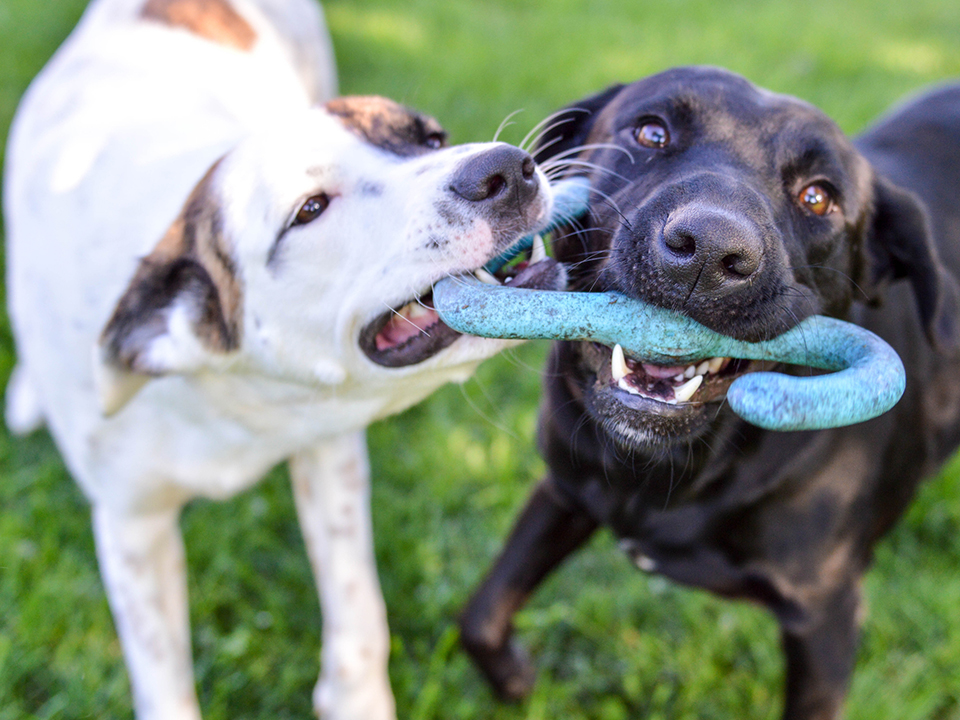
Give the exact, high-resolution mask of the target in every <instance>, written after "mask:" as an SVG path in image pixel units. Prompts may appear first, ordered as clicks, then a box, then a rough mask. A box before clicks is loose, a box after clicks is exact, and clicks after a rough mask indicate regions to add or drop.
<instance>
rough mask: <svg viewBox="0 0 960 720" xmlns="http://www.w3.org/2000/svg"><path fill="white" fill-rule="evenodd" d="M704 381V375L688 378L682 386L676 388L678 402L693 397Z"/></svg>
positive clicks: (674, 392) (675, 394) (675, 393)
mask: <svg viewBox="0 0 960 720" xmlns="http://www.w3.org/2000/svg"><path fill="white" fill-rule="evenodd" d="M702 383H703V375H695V376H694V377H693V379H692V380H688V381H687V382H685V383H684V384H683V385H681V386H680V387H678V388H675V389H674V391H673V394H674V396H675V397H676V398H677V402H686V401H687V400H689V399H690V398H692V397H693V394H694V393H695V392H696V391H697V390H698V389H699V388H700V385H701V384H702Z"/></svg>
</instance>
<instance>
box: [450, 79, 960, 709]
mask: <svg viewBox="0 0 960 720" xmlns="http://www.w3.org/2000/svg"><path fill="white" fill-rule="evenodd" d="M560 121H561V122H560V123H559V124H558V126H557V127H556V128H555V129H554V130H553V131H551V132H550V134H549V135H548V136H547V137H546V138H544V140H543V141H542V143H541V147H542V148H543V150H544V152H545V153H550V154H551V155H553V156H559V155H561V154H562V153H565V152H568V151H570V150H571V149H575V148H576V147H577V146H580V145H584V144H588V145H594V147H593V148H592V149H587V150H585V151H583V152H582V153H581V155H580V157H579V159H580V160H584V161H587V162H589V163H593V164H594V166H595V169H593V170H591V172H590V178H591V181H592V183H593V185H594V187H595V188H597V190H598V191H599V192H598V193H596V195H595V196H594V198H595V199H594V201H593V202H592V204H591V209H590V216H589V218H588V220H587V221H586V222H585V223H584V228H585V229H584V230H576V229H574V228H569V229H568V230H567V231H566V233H565V234H561V235H560V237H558V239H557V241H556V248H557V254H558V257H559V258H560V259H561V260H562V261H564V262H566V263H568V264H569V267H570V269H571V275H572V277H573V282H574V285H575V287H577V288H578V289H581V290H588V291H589V290H597V291H606V290H617V291H619V292H621V293H625V294H626V295H629V296H632V297H636V298H641V299H643V300H645V301H647V302H650V303H654V304H658V305H661V306H665V307H668V308H672V309H674V310H679V311H682V312H684V313H686V314H688V315H690V316H691V317H693V318H694V319H696V320H697V321H699V322H700V323H702V324H704V325H706V326H707V327H710V328H712V329H714V330H716V331H719V332H722V333H725V334H727V335H731V336H734V337H736V338H740V339H743V340H750V341H756V340H762V339H765V338H769V337H771V336H775V335H778V334H780V333H781V332H783V331H785V330H787V329H789V328H791V327H793V326H794V325H796V324H797V323H798V322H800V321H801V320H803V319H804V318H805V317H808V316H809V315H811V314H814V313H820V314H826V315H831V316H834V317H838V318H844V319H847V320H851V321H853V322H856V323H858V324H861V325H863V326H865V327H867V328H870V329H871V330H873V331H874V332H876V333H878V334H879V335H881V336H882V337H883V338H885V339H886V340H887V341H888V342H889V343H890V344H891V345H893V347H894V348H895V349H896V350H897V352H899V354H900V356H901V358H902V359H903V361H904V364H905V365H906V368H907V374H908V379H907V391H906V394H905V395H904V397H903V399H902V400H901V401H900V403H899V404H898V405H897V407H896V408H894V410H893V411H891V412H889V413H888V414H886V415H884V416H882V417H880V418H878V419H876V420H873V421H870V422H868V423H863V424H860V425H856V426H852V427H848V428H842V429H838V430H829V431H821V432H794V433H776V432H769V431H764V430H760V429H758V428H756V427H753V426H750V425H748V424H747V423H745V422H744V421H742V420H740V419H739V418H737V417H736V416H735V415H733V414H732V412H730V410H729V408H727V407H725V405H724V403H723V401H722V400H723V397H724V392H725V390H726V388H727V387H728V386H729V384H730V383H731V382H732V380H733V379H734V378H735V377H737V376H738V375H740V374H742V373H745V372H750V371H751V370H753V369H755V364H754V363H748V362H745V361H739V360H737V359H728V358H723V359H712V358H704V362H702V363H695V364H694V366H691V367H692V369H688V368H662V367H656V366H653V365H650V364H646V363H643V362H641V360H640V359H637V360H633V359H630V358H627V359H626V360H625V361H624V362H618V361H617V362H614V367H613V368H611V361H612V355H613V353H612V352H611V348H608V347H602V346H599V345H596V344H593V343H558V344H556V345H555V346H554V348H553V350H552V353H551V357H550V361H549V363H548V368H547V371H546V379H545V398H544V401H543V404H542V408H541V414H540V434H539V442H540V449H541V451H542V453H543V455H544V457H545V458H546V461H547V464H548V466H549V474H548V475H547V477H546V478H544V480H543V481H542V482H541V483H540V485H539V486H538V488H537V489H536V491H535V492H534V494H533V496H532V498H531V499H530V501H529V503H528V505H527V507H526V509H525V510H524V511H523V513H522V515H521V516H520V519H519V520H518V522H517V525H516V527H515V528H514V530H513V533H512V535H511V536H510V538H509V540H508V541H507V545H506V548H505V550H504V551H503V554H502V555H501V557H500V558H499V560H498V561H497V563H496V565H495V566H494V568H493V569H492V571H491V572H490V574H489V576H488V577H487V578H486V580H485V581H484V582H483V584H482V585H481V587H480V588H479V590H478V591H477V593H476V594H475V595H474V597H473V598H472V600H471V601H470V603H469V604H468V607H467V609H466V611H465V612H464V614H463V617H462V620H461V630H462V638H463V642H464V644H465V646H466V648H467V650H468V651H469V652H470V653H471V655H472V656H473V657H474V659H475V660H476V661H477V663H478V664H479V666H480V667H481V669H482V670H483V671H484V673H485V674H486V675H487V677H488V678H489V680H490V681H491V682H492V684H493V685H494V687H495V688H496V689H497V691H498V692H499V693H500V694H501V695H503V696H506V697H511V698H512V697H519V696H522V695H524V694H525V693H526V692H527V691H528V690H529V689H530V686H531V684H532V682H533V670H532V667H531V665H530V663H529V661H528V660H527V659H526V657H525V655H524V653H523V652H522V650H521V649H520V648H519V647H517V646H516V645H515V644H514V642H513V641H512V640H511V633H512V625H511V617H512V615H513V613H514V612H515V611H516V610H517V609H518V608H520V607H521V606H522V605H523V603H524V602H525V601H526V599H527V598H528V597H529V596H530V594H531V593H532V592H533V590H534V589H535V588H536V586H537V585H538V584H539V583H540V582H541V580H542V579H543V578H544V576H546V575H547V574H548V573H549V572H550V571H551V570H553V569H554V568H555V567H556V566H557V565H558V564H559V563H560V562H562V561H563V560H564V558H566V557H567V556H568V555H569V554H570V553H572V552H573V551H574V550H576V549H577V548H578V547H579V546H580V545H581V544H583V542H584V541H585V540H586V539H587V538H588V537H589V536H590V535H591V533H593V532H594V530H595V529H596V528H597V527H598V526H601V525H605V526H608V527H609V528H610V529H612V530H613V532H614V533H615V534H616V535H617V537H619V538H621V539H622V543H621V544H622V546H623V547H625V548H626V549H627V551H628V552H629V553H630V554H631V556H632V558H633V559H634V560H635V562H636V564H637V565H638V566H639V567H641V568H642V569H644V570H647V571H654V572H657V573H660V574H662V575H664V576H666V577H668V578H671V579H673V580H675V581H677V582H680V583H685V584H688V585H693V586H697V587H701V588H705V589H708V590H711V591H713V592H715V593H719V594H721V595H723V596H728V597H731V598H741V599H749V600H753V601H756V602H759V603H762V604H763V605H764V606H766V607H767V608H769V609H770V611H771V612H773V613H774V615H775V616H776V618H777V619H778V621H779V623H780V626H781V629H782V640H783V648H784V651H785V653H786V659H787V677H786V700H785V702H786V708H785V712H784V717H785V718H791V719H800V718H803V719H804V720H811V719H813V718H817V719H827V718H836V717H838V716H839V714H840V712H841V706H842V703H843V698H844V696H845V694H846V691H847V687H848V684H849V680H850V674H851V671H852V670H853V665H854V654H855V649H856V645H857V635H858V610H859V608H860V589H859V586H860V582H861V578H862V576H863V574H864V572H865V571H866V569H867V567H868V566H869V564H870V562H871V556H872V548H873V546H874V544H875V543H876V542H877V540H878V539H879V538H880V537H881V536H882V535H883V534H884V533H885V532H886V531H887V530H888V529H889V528H890V527H891V525H892V524H893V523H894V522H895V521H896V520H897V518H898V517H899V516H900V515H901V514H902V513H903V511H904V509H905V508H906V506H907V505H908V503H909V501H910V499H911V497H912V496H913V494H914V490H915V488H916V486H917V484H918V483H919V482H920V480H921V479H922V478H923V477H924V476H926V475H927V474H929V473H930V472H931V471H933V470H934V469H935V468H936V467H937V466H938V465H939V464H940V463H941V462H942V461H943V460H944V459H946V457H947V456H948V455H949V454H950V453H951V452H952V451H953V450H954V448H955V447H956V446H957V444H958V442H960V361H958V353H957V348H958V340H960V330H958V320H960V315H958V313H960V302H958V299H960V297H958V289H957V284H956V282H955V273H956V272H957V271H958V270H960V87H958V86H954V87H945V88H942V89H939V90H936V91H934V92H932V93H930V94H928V95H926V96H925V97H922V98H921V99H919V100H916V101H914V102H912V103H910V104H908V105H906V106H905V107H903V108H902V109H900V110H899V111H897V112H895V113H894V114H892V115H890V116H889V117H887V118H886V119H885V120H883V121H881V122H880V123H879V124H877V125H876V126H875V127H874V128H872V129H871V130H869V131H868V132H867V133H865V134H864V135H862V136H861V137H860V138H859V139H858V140H857V141H856V142H853V143H851V142H850V141H849V140H848V139H846V138H845V137H844V135H843V134H842V133H841V131H840V130H839V129H838V128H837V126H836V125H835V124H834V123H833V122H831V121H830V120H829V119H828V118H826V117H825V116H824V115H823V114H822V113H820V112H819V111H817V110H816V109H815V108H813V107H811V106H810V105H808V104H806V103H803V102H801V101H799V100H796V99H793V98H790V97H785V96H782V95H776V94H773V93H770V92H767V91H765V90H761V89H758V88H756V87H754V86H753V85H751V84H750V83H748V82H747V81H745V80H743V79H742V78H740V77H737V76H735V75H733V74H730V73H728V72H725V71H722V70H717V69H706V68H684V69H677V70H671V71H668V72H665V73H662V74H660V75H656V76H654V77H651V78H648V79H646V80H641V81H640V82H637V83H634V84H632V85H627V86H618V87H613V88H610V89H609V90H607V91H605V92H603V93H601V94H599V95H597V96H594V97H591V98H588V99H586V100H584V101H582V102H579V103H576V104H575V105H574V106H571V108H568V109H567V111H565V112H564V114H563V115H562V116H561V118H560ZM563 121H565V122H563ZM598 144H599V146H598ZM541 159H543V158H542V157H541ZM793 371H794V372H798V373H799V372H809V370H803V369H793ZM697 377H700V379H699V380H697V379H696V378H697ZM690 383H692V384H690ZM691 392H692V395H691Z"/></svg>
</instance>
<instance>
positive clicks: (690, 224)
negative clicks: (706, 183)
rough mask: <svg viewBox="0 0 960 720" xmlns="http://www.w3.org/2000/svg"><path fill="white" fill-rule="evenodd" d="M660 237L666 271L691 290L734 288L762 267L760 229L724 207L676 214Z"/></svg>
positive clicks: (695, 208) (692, 207) (696, 208)
mask: <svg viewBox="0 0 960 720" xmlns="http://www.w3.org/2000/svg"><path fill="white" fill-rule="evenodd" d="M661 239H662V244H661V246H660V248H659V252H658V254H659V256H660V257H659V259H660V264H661V267H662V268H663V270H664V272H665V273H666V274H667V276H668V277H669V278H670V279H671V280H673V281H675V282H677V283H678V284H680V285H681V286H682V287H684V288H686V289H687V290H689V291H691V292H693V291H696V292H710V293H716V292H718V291H720V292H724V291H728V290H734V289H736V288H737V287H738V286H741V285H743V284H744V283H746V282H747V281H748V280H749V278H750V276H751V275H753V274H754V273H756V272H757V271H758V270H759V269H760V265H761V262H762V260H763V235H762V231H761V229H760V228H759V227H758V226H757V225H756V224H755V223H754V222H752V221H751V220H749V219H747V218H745V217H741V216H738V215H736V214H734V213H733V212H730V211H727V210H725V209H721V208H716V207H703V206H699V205H688V206H686V207H683V208H679V209H678V210H675V211H674V212H672V213H671V214H670V217H669V219H668V220H667V223H666V225H665V226H664V228H663V235H662V238H661Z"/></svg>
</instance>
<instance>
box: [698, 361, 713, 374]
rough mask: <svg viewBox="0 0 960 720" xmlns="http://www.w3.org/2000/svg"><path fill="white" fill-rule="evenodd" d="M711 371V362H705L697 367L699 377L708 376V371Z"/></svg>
mask: <svg viewBox="0 0 960 720" xmlns="http://www.w3.org/2000/svg"><path fill="white" fill-rule="evenodd" d="M709 369H710V361H709V360H704V361H703V362H702V363H700V364H699V365H697V375H706V374H707V370H709Z"/></svg>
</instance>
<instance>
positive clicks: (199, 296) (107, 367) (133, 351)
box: [94, 166, 241, 415]
mask: <svg viewBox="0 0 960 720" xmlns="http://www.w3.org/2000/svg"><path fill="white" fill-rule="evenodd" d="M215 169H216V166H214V168H213V169H211V171H210V172H209V173H207V176H206V177H205V178H204V179H203V180H202V181H201V182H200V183H199V184H198V185H197V187H196V188H195V189H194V191H193V193H192V194H191V195H190V198H189V199H188V200H187V203H186V205H185V206H184V209H183V212H182V213H181V215H180V217H178V218H177V220H176V221H175V222H174V223H173V225H172V226H171V227H170V229H169V230H168V231H167V233H166V235H164V237H163V239H162V240H161V241H160V242H159V244H158V245H157V246H156V248H154V250H153V252H151V253H150V254H149V255H148V256H147V257H145V258H143V259H142V260H141V261H140V266H139V268H138V269H137V272H136V273H135V274H134V276H133V279H132V280H131V281H130V284H129V286H128V287H127V289H126V291H125V292H124V294H123V296H122V297H121V298H120V301H119V303H118V304H117V307H116V309H115V310H114V311H113V315H112V316H111V318H110V320H109V322H108V323H107V325H106V327H105V328H104V329H103V332H102V334H101V336H100V341H99V343H98V346H97V348H96V355H95V358H94V368H95V376H96V377H95V381H96V385H97V392H98V394H99V396H100V404H101V409H102V410H103V412H104V414H107V415H111V414H113V413H115V412H117V411H118V410H120V409H121V408H122V407H123V406H124V405H126V404H127V402H129V401H130V400H131V399H132V398H133V396H134V395H135V394H136V393H137V391H139V390H140V388H141V387H143V385H144V384H146V382H147V381H148V380H149V379H150V378H152V377H159V376H161V375H168V374H172V373H190V372H195V371H197V370H199V369H200V368H202V367H204V366H206V365H208V364H209V363H210V362H211V361H212V360H214V359H216V358H218V357H223V356H224V355H225V354H226V353H229V352H231V351H232V350H235V349H236V348H237V347H238V346H239V344H240V327H241V321H240V299H241V293H240V283H239V280H238V278H237V275H236V268H235V266H234V263H233V260H232V259H231V254H230V252H229V249H228V248H227V247H225V243H224V238H223V224H222V219H221V214H220V210H219V205H218V203H217V202H216V198H215V193H214V192H213V191H212V185H213V183H212V182H211V178H212V177H213V173H214V171H215Z"/></svg>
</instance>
